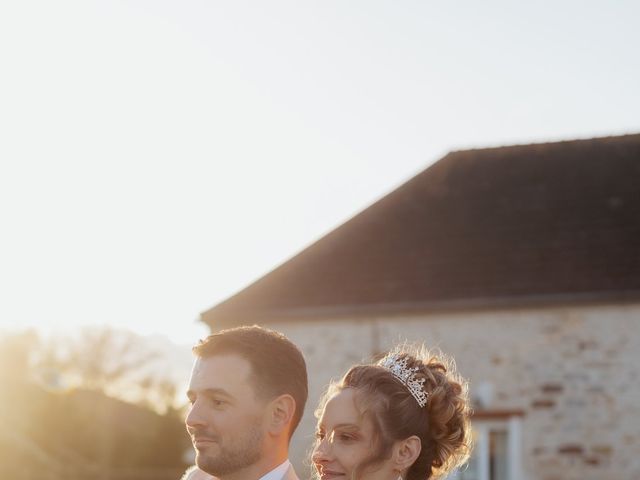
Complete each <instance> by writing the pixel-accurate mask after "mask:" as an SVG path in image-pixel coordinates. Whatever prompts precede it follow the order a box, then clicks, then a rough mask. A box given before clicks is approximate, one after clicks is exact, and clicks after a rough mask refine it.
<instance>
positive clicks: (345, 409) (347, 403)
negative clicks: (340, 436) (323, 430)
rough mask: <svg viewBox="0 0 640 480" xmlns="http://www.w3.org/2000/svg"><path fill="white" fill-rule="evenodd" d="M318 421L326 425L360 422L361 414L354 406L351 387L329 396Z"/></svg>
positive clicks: (354, 397) (357, 423)
mask: <svg viewBox="0 0 640 480" xmlns="http://www.w3.org/2000/svg"><path fill="white" fill-rule="evenodd" d="M320 423H321V424H322V425H324V426H326V427H331V426H334V425H340V424H356V425H359V424H361V423H362V415H361V414H360V411H359V410H358V408H357V406H356V396H355V392H354V390H353V389H352V388H346V389H344V390H341V391H339V392H337V393H335V394H334V395H333V396H332V397H331V398H329V400H328V401H327V403H326V404H325V406H324V411H323V412H322V417H321V418H320Z"/></svg>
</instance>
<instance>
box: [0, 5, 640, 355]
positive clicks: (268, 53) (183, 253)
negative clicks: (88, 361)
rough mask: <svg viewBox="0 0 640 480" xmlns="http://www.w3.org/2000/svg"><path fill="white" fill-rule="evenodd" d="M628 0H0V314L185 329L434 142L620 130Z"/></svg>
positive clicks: (426, 157)
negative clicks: (433, 0) (513, 0)
mask: <svg viewBox="0 0 640 480" xmlns="http://www.w3.org/2000/svg"><path fill="white" fill-rule="evenodd" d="M639 5H640V4H639V3H638V2H635V1H610V2H602V1H584V0H583V1H572V0H567V1H560V2H558V1H553V2H551V1H538V2H494V1H485V2H477V1H469V0H467V1H458V2H430V1H426V0H423V1H404V0H393V1H391V0H389V1H376V0H366V1H344V0H341V1H332V0H323V1H300V0H297V1H280V0H273V1H268V2H266V1H261V0H255V1H245V0H232V1H214V0H206V1H205V0H203V1H180V2H173V1H172V2H169V1H162V0H149V1H136V0H128V1H116V0H110V1H106V0H105V1H94V0H78V1H68V0H60V1H56V2H51V1H50V0H46V1H30V0H14V1H7V2H0V69H1V71H2V73H1V75H0V228H1V232H0V330H16V329H21V328H27V327H34V328H36V329H38V330H39V331H43V332H45V331H51V330H52V329H63V330H64V329H67V330H74V329H77V328H78V327H80V326H83V325H110V326H113V327H116V328H128V329H131V330H133V331H135V332H136V333H139V334H141V335H162V336H166V337H168V338H169V339H171V340H172V341H174V342H177V343H184V344H190V343H193V342H194V341H195V339H197V338H199V337H202V336H203V335H204V334H205V333H206V329H205V328H204V327H203V326H202V325H201V324H199V323H198V322H197V319H198V316H199V314H200V313H201V312H202V311H204V310H206V309H208V308H210V307H212V306H213V305H215V304H216V303H217V302H219V301H222V300H224V299H225V298H226V297H228V296H229V295H231V294H233V293H235V292H237V291H238V290H240V289H242V288H244V287H245V286H247V285H248V284H250V283H251V282H252V281H254V280H255V279H257V278H259V277H260V276H262V275H264V274H265V273H267V272H268V271H270V270H272V269H273V268H274V267H276V266H277V265H278V264H280V263H281V262H283V261H284V260H286V259H287V258H289V257H291V256H293V255H294V254H295V253H297V252H298V251H300V250H301V249H303V248H304V247H305V246H308V245H309V244H310V243H312V242H314V241H315V240H317V239H319V238H321V237H322V236H323V235H324V234H326V233H327V232H329V231H331V230H332V229H333V228H335V227H337V226H338V225H340V224H341V223H343V222H344V221H345V220H347V219H349V218H350V217H352V216H353V215H355V214H356V213H357V212H359V211H361V210H362V209H363V208H365V207H366V206H368V205H369V204H371V203H372V202H374V201H375V200H377V199H379V198H380V197H382V196H383V195H385V194H387V193H389V192H390V191H392V190H393V189H395V188H397V187H398V186H399V185H401V184H402V183H403V182H405V181H407V180H408V179H410V178H411V177H412V176H414V175H415V174H417V173H418V172H420V171H421V170H423V169H424V168H426V167H427V166H429V165H430V164H431V163H433V162H434V161H437V160H438V159H439V158H441V157H442V156H443V155H444V154H446V153H447V152H448V151H451V150H460V149H466V148H474V147H483V146H499V145H508V144H515V143H531V142H544V141H554V140H563V139H574V138H589V137H595V136H604V135H616V134H625V133H637V132H640V113H639V112H640V95H638V88H637V86H638V85H640V62H638V60H637V50H638V46H640V29H638V28H637V19H638V18H640V6H639Z"/></svg>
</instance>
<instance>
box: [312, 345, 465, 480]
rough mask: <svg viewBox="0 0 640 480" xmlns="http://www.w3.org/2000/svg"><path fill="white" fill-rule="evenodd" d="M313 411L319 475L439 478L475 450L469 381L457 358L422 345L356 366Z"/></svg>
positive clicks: (372, 479)
mask: <svg viewBox="0 0 640 480" xmlns="http://www.w3.org/2000/svg"><path fill="white" fill-rule="evenodd" d="M316 417H318V427H317V432H316V437H317V440H316V445H315V448H314V450H313V454H312V461H313V464H314V466H315V470H316V472H317V476H318V478H320V479H322V480H332V479H344V480H355V479H366V480H398V479H402V480H425V479H435V478H440V477H443V476H445V475H446V474H448V473H450V472H451V471H452V470H453V469H454V468H456V467H457V466H459V465H460V464H462V463H463V462H464V461H465V460H466V459H467V457H468V454H469V450H470V429H469V401H468V397H467V384H466V382H465V381H464V380H463V379H462V378H460V377H459V376H458V375H457V374H456V372H455V367H454V365H453V362H449V361H448V360H447V359H446V358H445V357H443V356H442V355H432V354H430V353H429V352H428V351H427V350H425V349H424V348H409V347H406V346H405V347H400V348H397V349H396V350H395V351H393V352H390V353H389V354H388V355H387V356H385V357H384V358H383V359H382V360H380V361H379V362H377V363H375V364H370V365H356V366H354V367H352V368H351V369H350V370H349V371H348V372H347V373H346V374H345V376H344V377H343V378H342V380H341V381H340V382H338V383H336V384H332V385H331V386H330V387H329V389H328V391H327V393H326V394H325V396H324V399H323V400H322V401H321V403H320V406H319V408H318V410H317V411H316Z"/></svg>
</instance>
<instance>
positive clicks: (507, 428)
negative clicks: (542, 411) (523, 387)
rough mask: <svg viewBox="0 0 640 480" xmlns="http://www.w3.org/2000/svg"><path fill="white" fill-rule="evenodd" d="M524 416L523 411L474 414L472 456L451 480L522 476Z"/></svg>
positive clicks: (498, 479) (507, 479)
mask: <svg viewBox="0 0 640 480" xmlns="http://www.w3.org/2000/svg"><path fill="white" fill-rule="evenodd" d="M521 417H522V413H521V412H519V411H513V412H512V411H509V412H490V411H484V412H483V411H480V412H477V413H476V414H474V416H473V419H472V423H471V424H472V428H473V441H474V448H473V452H472V454H471V458H470V459H469V461H468V462H467V464H466V465H465V466H463V467H462V468H460V469H459V470H458V471H457V472H455V473H454V474H452V475H450V476H449V477H448V480H520V479H522V478H523V477H522V465H521V433H520V432H521V423H522V420H521Z"/></svg>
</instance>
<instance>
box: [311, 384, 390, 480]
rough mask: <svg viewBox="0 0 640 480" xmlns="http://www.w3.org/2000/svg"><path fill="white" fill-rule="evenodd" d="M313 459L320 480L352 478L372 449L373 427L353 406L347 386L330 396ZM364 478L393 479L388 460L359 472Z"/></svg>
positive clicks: (352, 394) (352, 397)
mask: <svg viewBox="0 0 640 480" xmlns="http://www.w3.org/2000/svg"><path fill="white" fill-rule="evenodd" d="M316 437H317V441H316V446H315V448H314V449H313V455H312V461H313V464H314V465H315V467H316V470H317V472H318V476H319V477H320V478H321V479H322V480H333V479H344V480H351V479H352V478H353V472H354V469H355V468H356V467H357V466H358V465H359V464H361V463H362V462H363V461H365V460H368V459H369V458H370V456H371V455H372V453H374V452H375V447H376V446H375V444H374V441H373V439H374V427H373V423H372V422H371V420H370V419H369V418H368V417H367V416H363V415H361V414H360V412H359V411H358V409H357V408H356V403H355V395H354V390H353V389H351V388H347V389H344V390H342V391H341V392H339V393H337V394H336V395H334V396H333V397H331V398H330V399H329V401H328V402H327V404H326V405H325V407H324V410H323V412H322V416H321V417H320V419H319V421H318V426H317V429H316ZM358 474H359V477H360V478H366V479H367V480H396V479H397V478H398V473H397V472H394V470H393V468H392V466H391V460H390V459H389V460H385V461H384V462H382V463H379V462H377V463H376V464H375V465H373V466H370V467H366V468H365V471H359V472H358Z"/></svg>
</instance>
